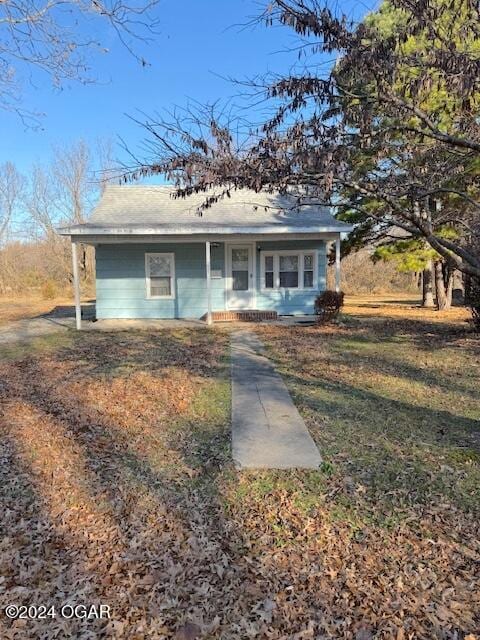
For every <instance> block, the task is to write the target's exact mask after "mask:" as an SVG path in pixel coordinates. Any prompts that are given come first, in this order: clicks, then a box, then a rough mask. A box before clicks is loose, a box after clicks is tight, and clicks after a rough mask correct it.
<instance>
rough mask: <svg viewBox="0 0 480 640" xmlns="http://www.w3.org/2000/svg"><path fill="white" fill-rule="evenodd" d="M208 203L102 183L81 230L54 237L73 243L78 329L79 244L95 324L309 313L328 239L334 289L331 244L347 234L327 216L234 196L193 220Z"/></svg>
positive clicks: (291, 203)
mask: <svg viewBox="0 0 480 640" xmlns="http://www.w3.org/2000/svg"><path fill="white" fill-rule="evenodd" d="M208 195H211V194H205V193H199V194H195V195H191V196H188V197H186V198H178V197H175V189H174V188H173V187H168V186H116V185H109V186H107V187H106V189H105V192H104V193H103V195H102V197H101V199H100V202H99V204H98V205H97V207H96V208H95V210H94V212H93V214H92V216H91V218H90V219H89V220H88V222H85V223H84V224H75V225H72V226H68V227H63V228H61V229H59V230H58V231H59V233H60V234H62V235H65V236H70V238H71V241H72V254H73V274H74V285H75V300H76V305H75V306H76V317H77V328H80V323H81V311H80V293H79V283H78V266H77V244H78V243H83V244H90V245H93V246H95V250H96V314H97V318H98V319H106V318H205V319H206V320H207V322H208V323H211V322H212V319H217V318H221V319H227V318H228V317H229V316H230V317H235V316H236V315H237V314H238V313H240V312H247V311H249V312H250V314H251V315H255V314H254V313H253V312H254V311H255V312H273V313H271V314H270V315H272V316H275V315H276V313H278V314H310V313H313V304H314V300H315V297H316V296H317V294H318V293H319V292H320V291H322V290H323V289H325V282H326V265H327V250H328V249H329V244H330V243H331V242H332V241H334V242H335V245H336V257H337V259H336V268H337V274H336V276H337V281H336V283H337V289H338V288H339V286H340V252H339V247H340V236H341V234H342V233H345V232H348V231H350V227H349V226H348V225H345V224H343V223H341V222H339V221H337V220H335V218H333V216H332V215H331V213H330V211H329V210H328V209H327V208H324V207H320V206H318V205H314V204H308V203H305V204H303V205H302V206H298V205H297V201H296V200H294V199H293V198H292V197H290V196H279V195H272V194H267V193H255V192H253V191H247V190H238V191H232V192H231V193H230V197H228V196H225V197H224V198H222V199H220V200H218V201H217V202H216V203H214V204H213V205H212V206H211V207H210V208H208V209H206V210H204V211H203V213H202V215H200V214H199V206H200V205H201V204H202V203H203V202H205V200H206V198H207V197H208ZM259 315H261V314H259Z"/></svg>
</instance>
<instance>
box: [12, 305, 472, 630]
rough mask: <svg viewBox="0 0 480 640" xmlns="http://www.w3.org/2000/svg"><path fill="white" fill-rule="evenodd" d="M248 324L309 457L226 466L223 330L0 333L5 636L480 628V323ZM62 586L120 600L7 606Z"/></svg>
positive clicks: (64, 595) (75, 598)
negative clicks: (57, 612) (475, 330)
mask: <svg viewBox="0 0 480 640" xmlns="http://www.w3.org/2000/svg"><path fill="white" fill-rule="evenodd" d="M372 315H374V314H372ZM255 329H256V331H258V333H259V335H260V336H261V337H262V338H263V339H264V341H265V342H266V343H267V346H268V349H269V352H270V354H271V357H272V358H273V359H274V360H275V361H276V362H277V365H278V367H279V370H280V371H281V373H282V375H283V376H284V377H285V380H286V382H287V384H288V386H289V388H290V390H291V392H292V395H293V397H294V400H295V402H296V404H297V406H298V407H299V409H300V411H301V412H302V415H303V416H304V418H305V420H306V423H307V425H308V427H309V429H310V431H311V433H312V435H313V437H314V438H315V439H316V441H317V442H318V444H319V446H320V448H321V451H322V455H323V458H324V463H323V465H322V468H321V469H320V470H319V471H310V472H295V471H292V472H255V473H254V472H238V471H236V470H235V469H234V468H233V467H232V465H231V461H230V455H229V435H230V433H229V429H230V387H229V378H228V374H229V371H228V331H227V330H223V329H216V330H215V331H207V330H199V329H196V330H190V331H189V330H185V329H182V330H180V329H179V330H174V331H172V330H168V331H167V330H165V331H158V332H149V333H147V332H143V333H142V332H119V333H98V334H97V333H93V332H92V333H90V332H89V333H88V334H75V333H74V332H72V333H66V334H61V335H60V334H59V335H56V336H49V337H48V338H43V339H37V340H36V341H34V342H32V343H30V344H26V345H19V346H15V347H13V346H12V347H11V348H8V349H7V348H3V349H2V352H1V354H0V356H1V363H0V400H1V408H2V415H1V429H2V441H1V446H2V450H1V465H0V474H1V478H0V499H1V505H0V513H1V515H0V520H1V526H2V536H1V539H0V564H1V570H0V608H1V609H2V613H1V614H0V637H2V638H7V639H15V640H16V639H22V640H23V638H26V639H30V638H32V639H33V638H35V639H37V638H38V639H47V638H48V639H50V638H79V639H81V640H83V639H90V638H92V639H97V638H115V639H117V638H118V639H124V638H125V639H127V638H128V639H138V640H143V639H147V638H148V639H150V638H152V639H157V638H159V639H160V638H177V639H179V640H184V639H188V638H212V639H217V638H218V639H220V638H221V639H225V640H230V639H234V638H235V639H236V638H260V639H263V638H265V639H267V638H272V639H285V640H287V639H290V638H294V639H296V640H303V639H310V638H312V639H318V640H319V639H322V640H326V639H330V638H344V639H353V640H368V639H370V638H383V639H390V638H393V639H395V640H402V639H408V638H411V639H414V638H415V639H416V638H422V639H423V638H424V639H432V638H439V639H442V640H447V639H448V640H453V639H455V640H463V639H464V638H469V640H472V638H475V637H476V636H475V634H476V633H477V631H478V629H479V628H480V618H479V611H480V588H479V585H480V581H479V578H480V575H479V566H480V565H479V563H480V543H479V540H478V518H479V497H480V496H479V486H480V472H479V462H480V454H479V451H480V423H479V420H480V400H479V394H478V391H479V388H480V384H479V383H480V367H479V344H478V340H477V339H475V338H474V337H473V334H471V333H469V332H468V330H467V329H466V327H465V325H464V324H462V323H458V322H457V323H456V324H450V323H449V322H448V321H443V322H441V323H436V324H431V323H429V322H422V321H421V320H419V319H417V318H416V317H415V318H414V319H412V318H408V317H401V316H398V315H396V314H393V315H391V316H389V315H388V314H387V315H383V316H382V317H381V318H378V317H368V315H362V314H355V313H353V312H352V313H350V312H349V314H347V315H346V316H345V318H344V322H343V324H342V326H338V327H331V328H324V329H322V328H316V327H301V328H288V327H274V326H268V327H266V326H265V327H264V326H260V325H259V326H256V327H255ZM66 602H68V603H80V604H99V603H105V604H108V605H110V606H111V608H112V619H111V620H97V621H95V620H91V621H89V622H86V621H82V620H77V621H75V620H64V619H61V618H55V619H53V620H52V619H49V620H42V621H39V620H36V621H34V620H18V621H16V622H12V621H9V620H7V619H6V618H5V616H3V608H4V607H5V605H7V604H10V603H14V604H27V603H31V604H49V605H51V604H55V605H56V606H61V604H63V603H66Z"/></svg>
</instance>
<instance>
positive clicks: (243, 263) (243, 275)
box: [232, 247, 248, 291]
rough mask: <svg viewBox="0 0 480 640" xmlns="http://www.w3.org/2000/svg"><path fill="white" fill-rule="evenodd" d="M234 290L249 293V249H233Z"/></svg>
mask: <svg viewBox="0 0 480 640" xmlns="http://www.w3.org/2000/svg"><path fill="white" fill-rule="evenodd" d="M232 289H233V291H248V249H246V248H245V247H242V248H238V249H234V248H232Z"/></svg>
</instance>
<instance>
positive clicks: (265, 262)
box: [261, 251, 317, 289]
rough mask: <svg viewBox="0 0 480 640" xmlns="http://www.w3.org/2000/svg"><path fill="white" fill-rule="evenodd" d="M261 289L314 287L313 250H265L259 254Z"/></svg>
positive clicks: (315, 280) (315, 255)
mask: <svg viewBox="0 0 480 640" xmlns="http://www.w3.org/2000/svg"><path fill="white" fill-rule="evenodd" d="M261 266H262V288H263V289H314V288H315V287H316V285H317V277H316V272H317V254H316V252H315V251H265V252H262V255H261Z"/></svg>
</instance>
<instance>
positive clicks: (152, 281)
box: [145, 253, 175, 299]
mask: <svg viewBox="0 0 480 640" xmlns="http://www.w3.org/2000/svg"><path fill="white" fill-rule="evenodd" d="M145 277H146V285H147V298H153V299H155V298H160V299H161V298H167V299H168V298H174V297H175V256H174V254H173V253H146V254H145Z"/></svg>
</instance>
